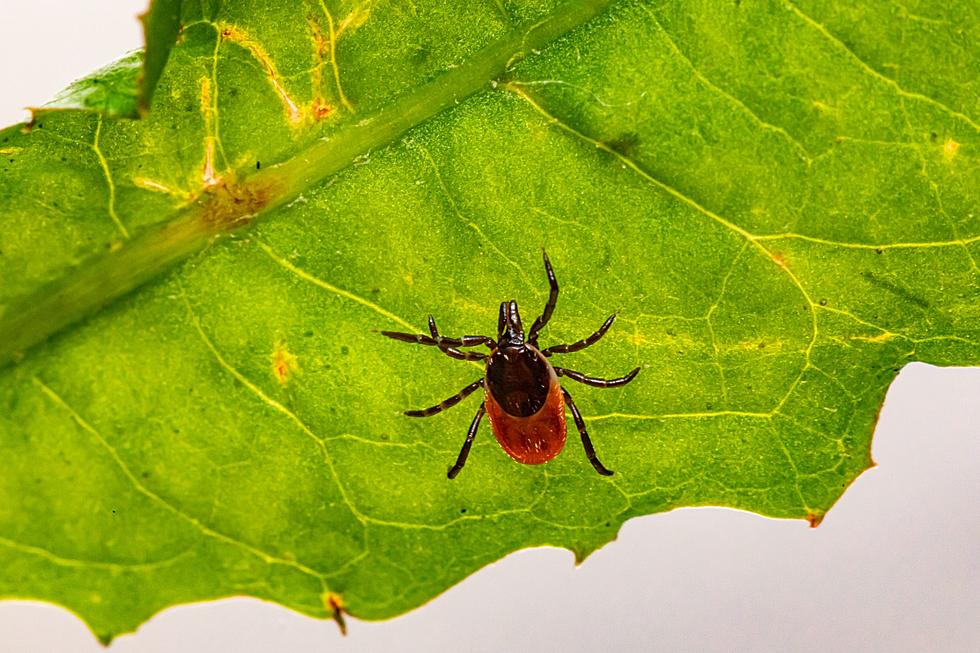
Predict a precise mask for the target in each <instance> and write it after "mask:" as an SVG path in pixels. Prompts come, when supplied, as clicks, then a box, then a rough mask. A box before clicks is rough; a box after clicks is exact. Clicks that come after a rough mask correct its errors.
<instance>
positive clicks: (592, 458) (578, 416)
mask: <svg viewBox="0 0 980 653" xmlns="http://www.w3.org/2000/svg"><path fill="white" fill-rule="evenodd" d="M561 391H562V394H564V395H565V403H566V404H568V407H569V408H570V409H571V410H572V417H574V418H575V426H577V427H578V433H579V435H581V436H582V446H583V447H584V448H585V456H586V458H588V459H589V462H590V463H592V466H593V467H595V470H596V471H597V472H599V473H600V474H602V475H603V476H612V472H611V471H610V470H608V469H606V468H605V467H604V466H603V464H602V463H600V462H599V458H597V457H596V455H595V449H594V448H593V447H592V440H590V439H589V434H588V433H587V432H586V430H585V421H584V420H583V419H582V413H580V412H578V408H577V407H576V406H575V402H574V401H572V395H570V394H568V390H566V389H565V388H562V389H561Z"/></svg>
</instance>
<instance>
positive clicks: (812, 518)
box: [806, 511, 826, 528]
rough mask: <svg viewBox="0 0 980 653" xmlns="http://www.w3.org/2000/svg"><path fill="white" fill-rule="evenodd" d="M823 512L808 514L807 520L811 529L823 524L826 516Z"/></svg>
mask: <svg viewBox="0 0 980 653" xmlns="http://www.w3.org/2000/svg"><path fill="white" fill-rule="evenodd" d="M825 514H826V513H823V512H815V511H814V512H808V513H807V514H806V520H807V521H808V522H809V523H810V528H816V527H817V526H819V525H820V523H821V522H823V518H824V515H825Z"/></svg>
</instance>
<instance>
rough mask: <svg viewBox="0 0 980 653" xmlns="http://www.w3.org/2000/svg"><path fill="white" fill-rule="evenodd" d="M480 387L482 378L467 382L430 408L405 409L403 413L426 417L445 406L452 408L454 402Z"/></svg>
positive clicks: (444, 408)
mask: <svg viewBox="0 0 980 653" xmlns="http://www.w3.org/2000/svg"><path fill="white" fill-rule="evenodd" d="M482 387H483V379H479V380H478V381H474V382H473V383H471V384H469V385H468V386H466V387H465V388H463V389H462V390H460V391H459V392H457V393H456V394H454V395H453V396H452V397H450V398H449V399H446V400H445V401H443V402H440V403H438V404H436V405H435V406H432V407H431V408H426V409H424V410H406V411H405V414H406V415H408V416H409V417H428V416H429V415H435V414H436V413H441V412H442V411H444V410H446V409H447V408H452V407H453V406H455V405H456V404H458V403H459V402H461V401H463V400H464V399H466V398H467V397H469V396H470V395H471V394H473V393H474V392H475V391H476V390H477V389H478V388H482Z"/></svg>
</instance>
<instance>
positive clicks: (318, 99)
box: [307, 1, 354, 120]
mask: <svg viewBox="0 0 980 653" xmlns="http://www.w3.org/2000/svg"><path fill="white" fill-rule="evenodd" d="M320 7H321V9H322V10H323V15H324V16H325V17H326V19H327V28H328V30H327V33H326V34H324V31H323V30H322V29H321V28H320V25H319V23H317V21H316V20H314V18H313V17H312V16H310V17H309V18H308V19H307V21H308V22H309V25H310V31H311V33H312V34H313V51H314V53H315V55H316V65H315V66H314V67H313V72H312V84H313V92H314V95H315V97H314V98H313V107H312V113H313V118H314V119H316V120H323V119H324V118H327V117H328V116H330V115H331V114H332V113H333V112H334V107H333V106H332V105H331V104H330V103H329V102H327V101H326V100H325V99H324V97H323V85H324V84H323V68H324V66H325V65H326V64H327V63H328V62H329V64H330V68H331V71H332V72H333V80H334V85H335V86H336V89H337V97H338V98H339V100H340V104H342V105H343V107H344V109H346V110H347V111H348V112H349V113H354V107H353V106H352V105H351V103H350V101H349V100H348V99H347V95H346V94H344V87H343V85H342V84H341V83H340V67H339V66H338V64H337V31H336V27H335V25H334V20H333V15H332V14H331V13H330V10H329V9H328V8H327V6H326V4H324V3H323V2H322V1H321V2H320Z"/></svg>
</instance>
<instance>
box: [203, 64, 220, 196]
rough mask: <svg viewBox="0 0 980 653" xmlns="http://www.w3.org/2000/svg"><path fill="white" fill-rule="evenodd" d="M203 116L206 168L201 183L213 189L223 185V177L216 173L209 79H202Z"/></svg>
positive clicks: (212, 111) (212, 110)
mask: <svg viewBox="0 0 980 653" xmlns="http://www.w3.org/2000/svg"><path fill="white" fill-rule="evenodd" d="M201 115H202V116H203V117H204V133H205V136H204V166H203V171H202V173H201V181H202V182H203V183H204V187H205V188H211V187H212V186H217V185H218V184H220V183H221V176H220V175H218V174H217V173H216V172H215V168H214V156H215V143H216V139H215V136H214V105H213V103H212V98H211V80H210V79H208V78H207V77H202V78H201Z"/></svg>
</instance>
